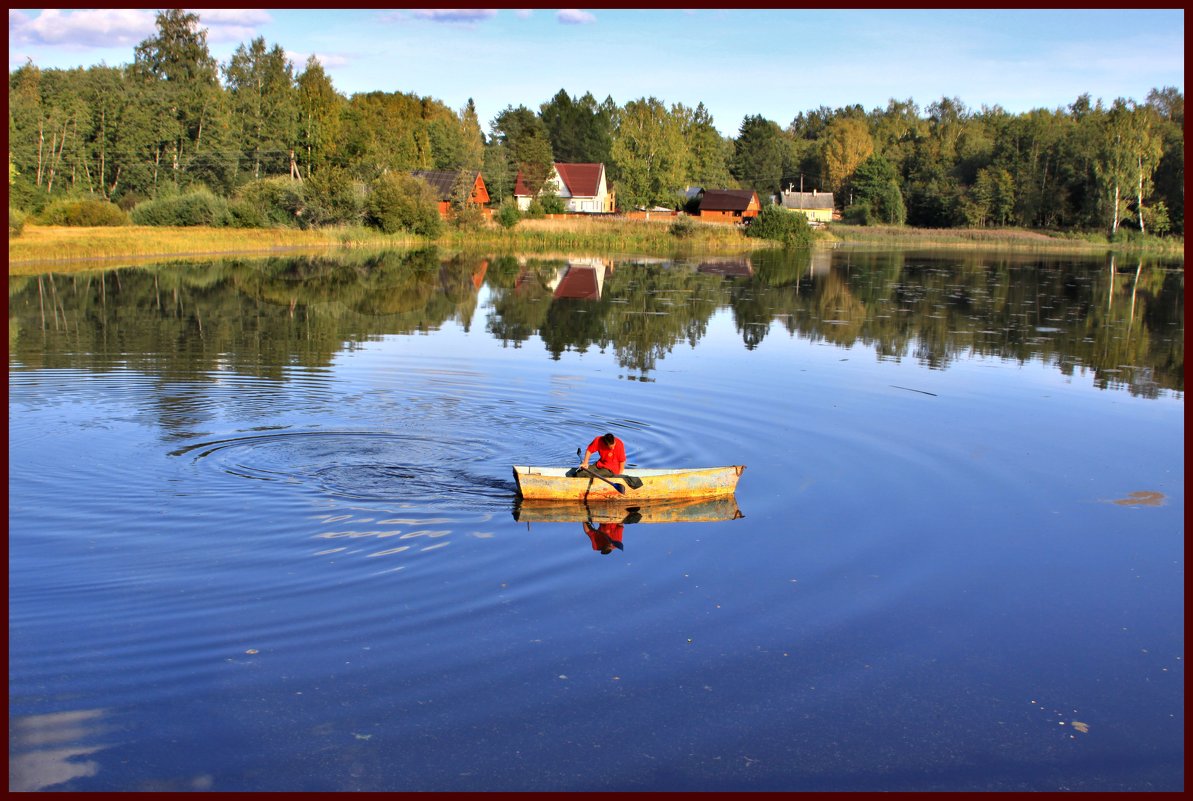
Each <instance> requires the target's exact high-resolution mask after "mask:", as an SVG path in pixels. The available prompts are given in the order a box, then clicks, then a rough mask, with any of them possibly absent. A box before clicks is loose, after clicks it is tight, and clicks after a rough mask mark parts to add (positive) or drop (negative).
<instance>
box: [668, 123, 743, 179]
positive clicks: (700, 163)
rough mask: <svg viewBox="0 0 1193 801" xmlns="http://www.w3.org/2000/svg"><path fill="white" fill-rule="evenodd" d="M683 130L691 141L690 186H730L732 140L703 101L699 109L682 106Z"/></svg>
mask: <svg viewBox="0 0 1193 801" xmlns="http://www.w3.org/2000/svg"><path fill="white" fill-rule="evenodd" d="M679 117H680V131H681V134H682V135H683V138H684V141H685V142H687V145H688V160H687V164H686V165H685V166H684V173H685V179H684V181H685V183H686V184H687V185H689V186H707V187H713V188H718V187H728V186H729V185H730V183H731V182H732V180H733V179H732V177H731V176H730V175H729V159H730V158H731V157H732V152H733V151H732V143H731V140H726V139H725V137H723V136H721V132H720V131H718V130H717V129H716V126H715V125H714V124H713V118H712V115H711V114H709V113H708V109H706V108H705V107H704V104H703V103H699V104H697V106H696V108H695V109H688V108H685V107H684V106H683V105H680V106H679Z"/></svg>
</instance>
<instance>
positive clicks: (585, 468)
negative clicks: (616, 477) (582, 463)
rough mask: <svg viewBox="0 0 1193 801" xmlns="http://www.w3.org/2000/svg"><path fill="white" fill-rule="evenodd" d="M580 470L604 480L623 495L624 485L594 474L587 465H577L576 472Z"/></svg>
mask: <svg viewBox="0 0 1193 801" xmlns="http://www.w3.org/2000/svg"><path fill="white" fill-rule="evenodd" d="M580 471H583V472H585V473H588V475H590V476H592V477H593V478H599V479H600V480H601V481H604V482H605V483H606V484H608V485H609V486H610V487H612V488H613V489H615V490H617V492H618V493H619V494H621V495H625V487H623V486H621V485H620V484H614V483H613V482H612V481H610V480H609V479H607V478H605V477H604V476H602V475H598V474H596V473H594V472H592V471H591V470H589V469H588V468H587V467H577V468H576V472H580Z"/></svg>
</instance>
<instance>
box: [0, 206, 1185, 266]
mask: <svg viewBox="0 0 1193 801" xmlns="http://www.w3.org/2000/svg"><path fill="white" fill-rule="evenodd" d="M816 236H817V244H818V245H821V244H825V245H841V244H844V245H853V244H857V245H866V246H885V247H934V248H935V247H940V248H975V247H982V248H991V247H994V248H1000V249H1008V250H1039V251H1047V252H1050V253H1071V254H1083V253H1086V254H1088V253H1098V252H1106V251H1110V250H1115V251H1128V250H1130V251H1135V250H1142V251H1146V252H1155V253H1159V254H1179V253H1182V252H1183V250H1184V240H1183V239H1181V238H1172V239H1166V240H1148V241H1146V242H1144V243H1118V244H1113V245H1112V244H1108V243H1106V242H1104V241H1102V242H1099V241H1096V240H1088V239H1078V238H1065V237H1061V236H1055V235H1050V234H1045V233H1040V232H1035V231H1028V230H1024V229H999V230H975V229H917V228H908V227H896V226H852V225H841V224H833V225H830V226H828V227H827V229H823V230H821V231H818V232H817V234H816ZM433 243H434V244H437V245H440V246H442V247H444V248H447V249H449V250H453V251H467V250H475V249H487V250H495V251H500V252H522V253H525V252H532V253H541V252H553V251H560V250H566V251H569V252H572V253H579V252H586V251H592V252H594V253H610V252H615V253H639V254H661V255H667V254H672V253H675V252H676V251H683V250H691V251H693V252H705V253H735V252H744V251H749V250H756V249H759V248H769V247H773V246H774V245H773V243H770V242H767V241H764V240H758V239H751V238H749V237H745V236H743V235H742V233H741V231H740V229H738V228H736V227H733V226H727V225H722V224H710V223H696V224H695V225H693V226H690V228H689V230H688V231H687V232H686V233H685V235H683V236H676V235H675V234H674V233H672V229H671V222H670V220H669V219H668V218H663V219H660V220H627V219H624V218H591V217H584V218H576V219H538V220H523V221H521V222H519V223H518V225H517V226H516V227H515V228H513V229H508V230H507V229H504V228H500V227H498V226H496V225H486V226H484V227H481V228H467V229H461V228H454V227H450V226H449V227H447V228H446V230H445V231H444V232H443V233H442V234H441V235H440V236H439V237H438V238H436V239H435V240H434V242H433ZM426 244H428V240H427V239H426V238H424V237H419V236H415V235H412V234H383V233H381V232H379V231H376V230H373V229H369V228H363V227H350V228H323V229H314V230H299V229H290V228H268V229H260V228H247V229H245V228H210V227H157V226H119V227H64V226H41V225H27V226H25V228H24V230H23V231H22V233H21V234H20V235H19V236H15V237H12V236H10V237H9V241H8V262H9V273H10V274H28V273H31V272H39V271H42V270H44V269H51V268H52V269H56V270H62V269H66V270H72V269H89V268H90V267H94V266H96V265H97V264H103V265H105V266H107V265H109V264H110V263H112V262H114V261H115V260H121V261H122V262H135V261H137V260H141V259H153V258H161V257H165V256H169V257H173V258H185V257H207V256H222V255H233V254H253V253H265V254H272V253H281V252H285V251H290V250H305V249H311V250H317V249H320V248H323V249H338V248H357V247H385V248H390V247H399V248H405V247H417V246H420V245H426Z"/></svg>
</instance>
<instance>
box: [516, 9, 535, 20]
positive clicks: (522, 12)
mask: <svg viewBox="0 0 1193 801" xmlns="http://www.w3.org/2000/svg"><path fill="white" fill-rule="evenodd" d="M533 14H534V9H533V8H517V9H514V16H515V17H517V18H518V19H530V17H531V16H532V15H533Z"/></svg>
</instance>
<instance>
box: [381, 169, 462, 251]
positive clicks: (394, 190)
mask: <svg viewBox="0 0 1193 801" xmlns="http://www.w3.org/2000/svg"><path fill="white" fill-rule="evenodd" d="M367 209H368V212H367V216H366V222H367V223H368V224H369V225H372V226H373V227H375V228H379V229H381V230H382V231H383V232H385V233H387V234H394V233H397V232H399V231H409V232H411V233H413V234H417V235H419V236H427V237H436V236H439V232H440V231H441V230H442V228H443V221H442V220H441V219H440V218H439V199H438V198H437V197H436V195H435V190H434V189H432V188H431V187H430V186H428V185H427V183H426V182H425V181H423V180H420V179H418V178H415V177H414V176H412V175H406V174H404V173H397V172H391V173H386V174H385V175H382V176H381V177H380V178H378V179H377V180H375V181H373V183H372V184H371V186H370V194H369V198H368V203H367Z"/></svg>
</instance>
